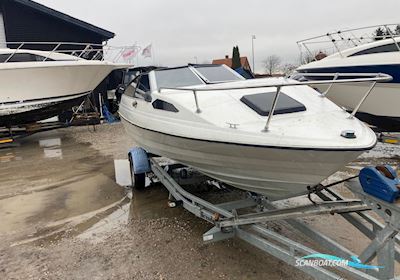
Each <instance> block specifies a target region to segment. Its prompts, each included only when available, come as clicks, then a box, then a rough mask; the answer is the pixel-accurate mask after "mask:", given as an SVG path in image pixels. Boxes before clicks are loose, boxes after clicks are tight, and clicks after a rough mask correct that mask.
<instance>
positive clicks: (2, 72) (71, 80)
mask: <svg viewBox="0 0 400 280" xmlns="http://www.w3.org/2000/svg"><path fill="white" fill-rule="evenodd" d="M113 69H114V66H113V65H112V64H107V63H105V62H101V61H49V62H29V63H3V64H1V65H0V84H1V85H2V86H1V88H0V126H14V125H21V124H26V123H33V122H36V121H40V120H43V119H47V118H50V117H53V116H57V115H59V114H61V113H63V112H64V111H65V110H69V109H71V108H72V107H73V106H76V105H78V104H80V103H81V102H82V100H83V99H84V98H85V96H86V95H87V94H89V93H90V92H91V91H93V90H94V89H95V88H96V87H97V86H98V85H99V84H100V83H101V82H102V81H103V80H104V79H105V78H106V77H107V76H108V74H110V73H111V71H112V70H113Z"/></svg>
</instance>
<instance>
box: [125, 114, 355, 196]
mask: <svg viewBox="0 0 400 280" xmlns="http://www.w3.org/2000/svg"><path fill="white" fill-rule="evenodd" d="M121 118H122V121H123V124H124V126H125V129H126V131H127V133H128V135H129V136H130V137H132V138H133V139H134V140H135V142H136V144H138V146H141V147H143V148H144V149H145V150H147V151H148V152H150V153H153V154H157V155H160V156H164V157H167V158H170V159H173V160H175V161H177V162H180V163H182V164H185V165H187V166H191V167H193V168H195V169H197V170H199V171H200V172H202V173H204V174H206V175H208V176H210V177H212V178H215V179H217V180H220V181H222V182H225V183H227V184H229V185H232V186H233V187H236V188H239V189H243V190H246V191H251V192H255V193H259V194H263V195H266V196H267V197H268V198H269V199H271V200H277V199H284V198H289V197H295V196H299V195H303V194H305V193H307V187H308V186H315V185H317V184H318V183H320V182H321V181H323V180H324V179H325V178H327V177H328V176H330V175H332V174H333V173H335V172H336V171H337V170H339V169H340V168H342V167H343V166H344V165H345V164H346V163H348V162H350V161H352V160H353V159H354V158H356V157H357V156H358V155H360V154H361V153H362V152H363V151H362V150H349V151H334V150H328V149H327V150H322V149H321V150H313V149H295V148H279V147H263V146H252V145H241V144H233V143H221V142H212V141H205V140H198V139H190V138H183V137H177V136H173V135H169V134H164V133H160V132H156V131H152V130H148V129H145V128H141V127H138V126H136V125H135V124H133V123H132V122H130V121H128V120H126V119H124V118H123V116H121Z"/></svg>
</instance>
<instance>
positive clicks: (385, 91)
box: [317, 83, 400, 132]
mask: <svg viewBox="0 0 400 280" xmlns="http://www.w3.org/2000/svg"><path fill="white" fill-rule="evenodd" d="M370 87H371V84H352V85H350V84H346V85H340V84H339V85H335V86H333V87H332V88H331V89H330V90H329V93H328V95H327V96H328V98H329V99H330V100H331V101H333V102H334V103H336V104H338V105H339V106H343V107H345V108H347V109H348V110H353V109H354V108H355V107H356V106H357V105H358V103H359V102H360V100H361V99H362V98H363V96H364V95H365V94H366V92H367V91H368V89H369V88H370ZM317 89H318V90H319V91H321V92H324V91H325V90H326V89H327V86H318V87H317ZM399 104H400V84H396V83H382V84H377V85H376V86H375V88H374V90H373V91H372V92H371V93H370V95H369V96H368V98H367V99H366V100H365V101H364V103H363V104H362V105H361V107H360V109H359V113H358V114H357V117H358V118H359V119H360V120H362V121H365V122H367V123H369V124H371V125H374V126H377V127H378V128H380V129H381V130H383V131H392V132H395V131H400V108H399Z"/></svg>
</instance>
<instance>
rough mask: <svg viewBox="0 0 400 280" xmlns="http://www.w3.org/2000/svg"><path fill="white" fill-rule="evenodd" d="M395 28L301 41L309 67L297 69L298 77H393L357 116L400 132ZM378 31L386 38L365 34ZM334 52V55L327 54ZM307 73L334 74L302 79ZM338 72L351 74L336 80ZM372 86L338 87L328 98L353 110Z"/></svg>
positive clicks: (399, 44)
mask: <svg viewBox="0 0 400 280" xmlns="http://www.w3.org/2000/svg"><path fill="white" fill-rule="evenodd" d="M395 27H397V25H394V24H392V25H383V26H370V27H365V28H357V29H350V30H341V31H337V32H332V33H328V34H325V35H323V36H317V37H313V38H310V39H306V40H302V41H299V42H297V43H298V45H299V47H300V49H301V50H305V51H306V55H304V53H303V58H306V61H305V65H302V66H300V67H299V68H298V69H297V70H296V71H297V74H296V76H297V78H299V79H303V80H309V81H315V80H321V79H324V78H328V79H342V78H348V77H352V75H351V74H360V73H386V74H389V75H390V76H392V77H393V80H392V81H390V82H387V83H379V84H377V85H376V87H375V88H374V90H373V91H372V92H371V94H370V95H369V96H368V98H367V99H366V100H365V102H364V103H363V105H362V106H361V108H360V110H359V112H358V113H357V117H358V118H359V119H361V120H363V121H365V122H367V123H368V124H370V125H373V126H376V127H377V130H379V131H389V132H398V131H400V107H399V104H400V37H399V36H400V35H399V34H398V32H397V33H396V34H395V33H394V31H393V30H394V28H395ZM376 28H381V30H382V31H384V33H383V35H382V36H379V35H376V36H373V35H365V34H366V32H370V34H372V30H375V29H376ZM357 34H361V35H357ZM325 39H326V40H325ZM321 44H323V46H322V47H321ZM326 44H330V45H331V49H330V50H328V51H326V50H325V49H324V51H322V50H323V47H325V46H326ZM311 48H313V49H314V50H316V52H313V51H312V49H311ZM330 52H334V53H333V54H331V55H327V54H329V53H330ZM311 60H313V61H311ZM306 73H320V74H324V73H325V74H326V73H331V76H329V77H324V78H322V77H321V76H312V75H308V76H307V77H302V76H301V74H306ZM335 73H342V74H347V75H341V76H340V77H338V76H336V77H335ZM368 87H370V84H368V83H365V84H362V83H361V84H340V85H334V86H333V87H331V88H330V90H329V94H328V98H329V99H331V100H332V101H333V102H335V103H336V104H338V105H339V106H343V107H345V108H347V109H348V110H349V111H350V110H353V109H354V108H355V107H356V106H357V104H358V102H359V100H360V99H361V98H362V96H363V95H364V93H365V92H366V90H368ZM316 88H317V89H318V90H319V91H321V92H325V91H326V90H327V89H328V88H329V85H328V84H325V85H318V86H316Z"/></svg>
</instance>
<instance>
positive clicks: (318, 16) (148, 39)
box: [36, 0, 400, 71]
mask: <svg viewBox="0 0 400 280" xmlns="http://www.w3.org/2000/svg"><path fill="white" fill-rule="evenodd" d="M36 1H37V2H40V3H41V4H44V5H46V6H49V7H51V8H54V9H56V10H59V11H61V12H64V13H67V14H69V15H71V16H73V17H76V18H79V19H81V20H84V21H87V22H89V23H92V24H94V25H97V26H99V27H102V28H105V29H107V30H109V31H112V32H114V33H115V34H116V37H115V39H113V40H112V41H110V43H109V44H111V45H127V44H134V43H138V44H139V45H140V46H143V47H145V46H146V45H148V44H150V43H152V44H153V48H154V53H155V59H156V63H157V64H162V65H165V66H172V65H181V64H186V63H188V62H195V57H197V60H198V62H199V63H203V62H210V61H211V60H212V59H213V58H223V57H224V56H225V54H229V55H230V56H231V55H232V47H233V45H239V48H240V52H241V55H242V56H248V57H249V60H250V61H251V35H252V34H254V35H256V37H257V39H256V40H255V60H256V70H257V71H261V70H262V68H263V64H262V61H263V60H264V59H265V58H266V57H267V56H268V55H271V54H276V55H279V56H280V57H281V58H282V60H283V61H284V62H288V63H293V62H294V61H296V60H297V58H298V56H299V55H298V53H299V51H298V48H297V45H296V41H298V40H300V39H304V38H307V37H311V36H314V35H322V34H325V33H326V32H329V31H332V30H335V29H336V30H337V29H342V28H347V27H360V26H368V25H375V24H382V23H397V22H400V17H399V11H400V1H399V0H383V1H376V0H333V1H327V0H325V1H316V0H301V1H299V0H297V1H295V0H278V1H267V0H246V1H235V0H230V1H228V0H197V1H194V0H142V1H137V0H112V1H111V0H85V1H71V0H36ZM139 63H141V64H151V63H153V60H152V59H150V58H147V59H143V58H142V59H140V61H139Z"/></svg>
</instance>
